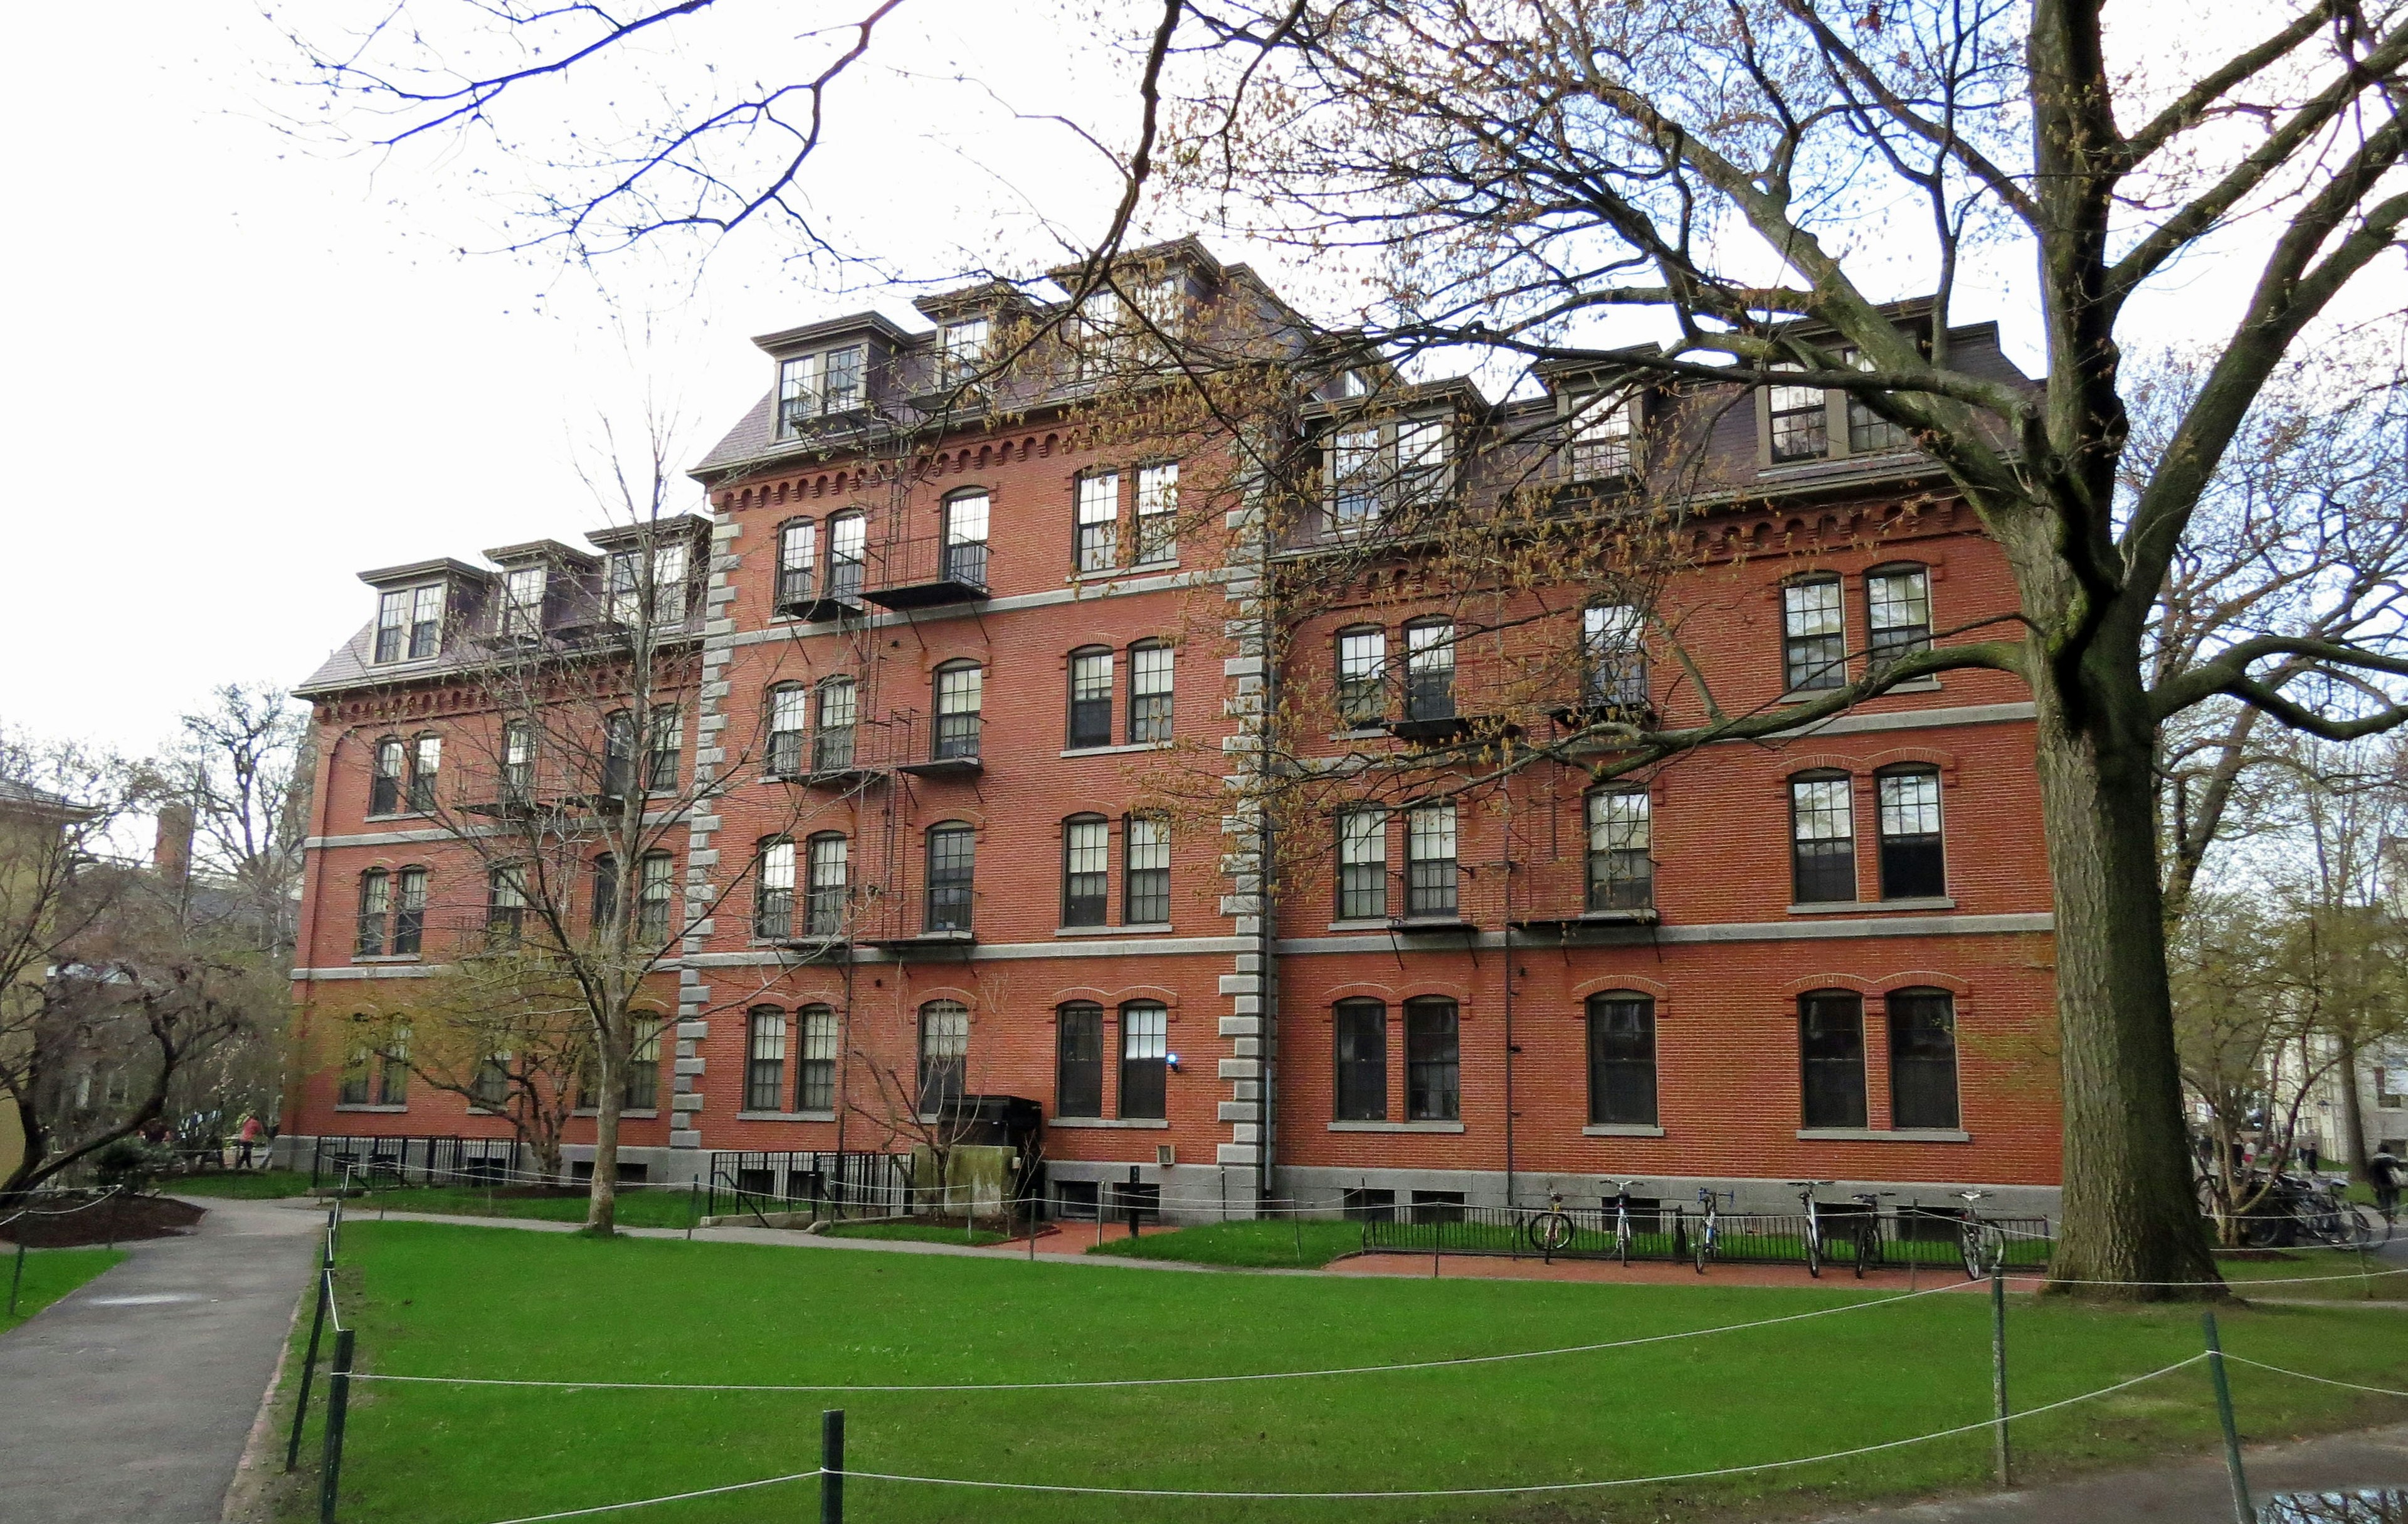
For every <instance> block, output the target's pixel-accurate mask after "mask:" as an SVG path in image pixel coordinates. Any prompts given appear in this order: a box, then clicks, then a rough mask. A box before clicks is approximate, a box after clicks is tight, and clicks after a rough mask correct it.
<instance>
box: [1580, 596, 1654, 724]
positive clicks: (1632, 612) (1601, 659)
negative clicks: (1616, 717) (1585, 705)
mask: <svg viewBox="0 0 2408 1524" xmlns="http://www.w3.org/2000/svg"><path fill="white" fill-rule="evenodd" d="M1642 623H1643V622H1642V620H1641V615H1640V612H1639V611H1638V610H1637V609H1634V608H1632V607H1631V606H1630V605H1628V604H1627V603H1592V604H1590V605H1589V606H1588V607H1587V608H1585V609H1583V610H1582V611H1581V666H1582V669H1583V679H1584V681H1583V683H1582V695H1581V697H1583V698H1584V699H1585V700H1586V701H1587V702H1589V703H1591V704H1598V705H1613V706H1619V707H1621V708H1625V709H1639V708H1643V707H1644V706H1645V705H1646V703H1647V647H1646V645H1645V644H1644V642H1643V641H1642V640H1641V633H1640V632H1641V625H1642Z"/></svg>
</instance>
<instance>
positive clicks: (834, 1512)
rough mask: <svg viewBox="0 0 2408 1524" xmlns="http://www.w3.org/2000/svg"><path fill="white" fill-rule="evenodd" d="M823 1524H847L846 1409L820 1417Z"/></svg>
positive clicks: (826, 1413) (827, 1412)
mask: <svg viewBox="0 0 2408 1524" xmlns="http://www.w3.org/2000/svg"><path fill="white" fill-rule="evenodd" d="M820 1524H844V1409H842V1408H840V1407H833V1408H830V1409H828V1410H827V1411H826V1412H824V1413H823V1414H821V1415H820Z"/></svg>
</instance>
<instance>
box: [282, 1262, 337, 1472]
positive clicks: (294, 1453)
mask: <svg viewBox="0 0 2408 1524" xmlns="http://www.w3.org/2000/svg"><path fill="white" fill-rule="evenodd" d="M333 1263H334V1261H333V1259H332V1258H328V1259H326V1260H325V1261H324V1262H323V1263H322V1264H321V1265H320V1266H319V1268H318V1307H317V1310H316V1311H315V1312H313V1313H311V1314H310V1315H309V1348H308V1352H307V1353H306V1354H304V1355H303V1356H302V1357H301V1388H300V1394H299V1396H298V1397H296V1398H295V1399H294V1403H293V1437H292V1438H291V1439H290V1440H287V1441H286V1442H285V1445H284V1469H285V1470H286V1471H287V1472H288V1473H289V1472H291V1471H292V1470H293V1469H294V1468H295V1467H297V1466H298V1465H300V1464H301V1425H302V1423H303V1422H304V1421H305V1420H306V1419H308V1416H309V1376H310V1373H312V1372H313V1371H315V1370H316V1369H317V1365H318V1335H319V1334H320V1333H321V1332H322V1331H323V1330H324V1329H325V1327H326V1299H327V1295H328V1292H327V1286H326V1272H327V1270H328V1269H330V1268H331V1267H332V1265H333Z"/></svg>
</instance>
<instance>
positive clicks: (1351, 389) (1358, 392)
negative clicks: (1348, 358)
mask: <svg viewBox="0 0 2408 1524" xmlns="http://www.w3.org/2000/svg"><path fill="white" fill-rule="evenodd" d="M1338 395H1340V396H1341V397H1349V396H1369V395H1371V380H1370V378H1369V377H1368V376H1366V375H1364V374H1363V372H1361V371H1359V370H1341V371H1340V372H1339V373H1338Z"/></svg>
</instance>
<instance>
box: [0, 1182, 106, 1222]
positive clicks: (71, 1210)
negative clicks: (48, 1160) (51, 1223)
mask: <svg viewBox="0 0 2408 1524" xmlns="http://www.w3.org/2000/svg"><path fill="white" fill-rule="evenodd" d="M124 1191H125V1187H124V1186H109V1187H108V1189H107V1190H105V1191H102V1192H101V1193H100V1194H99V1195H97V1196H95V1197H93V1199H92V1200H91V1201H86V1202H84V1203H83V1204H82V1205H81V1206H70V1207H62V1208H60V1209H59V1210H58V1211H56V1212H38V1211H36V1210H35V1209H34V1208H32V1207H30V1206H27V1207H20V1208H18V1209H17V1210H16V1211H14V1212H12V1213H10V1214H9V1215H7V1216H5V1217H0V1228H6V1227H7V1226H8V1225H9V1224H10V1223H12V1222H15V1221H16V1220H17V1219H18V1218H19V1217H72V1216H74V1215H76V1214H77V1213H79V1212H89V1211H91V1210H92V1209H93V1207H96V1206H98V1205H100V1204H101V1203H102V1202H103V1201H113V1200H114V1199H116V1198H117V1197H119V1196H121V1195H122V1194H124Z"/></svg>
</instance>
